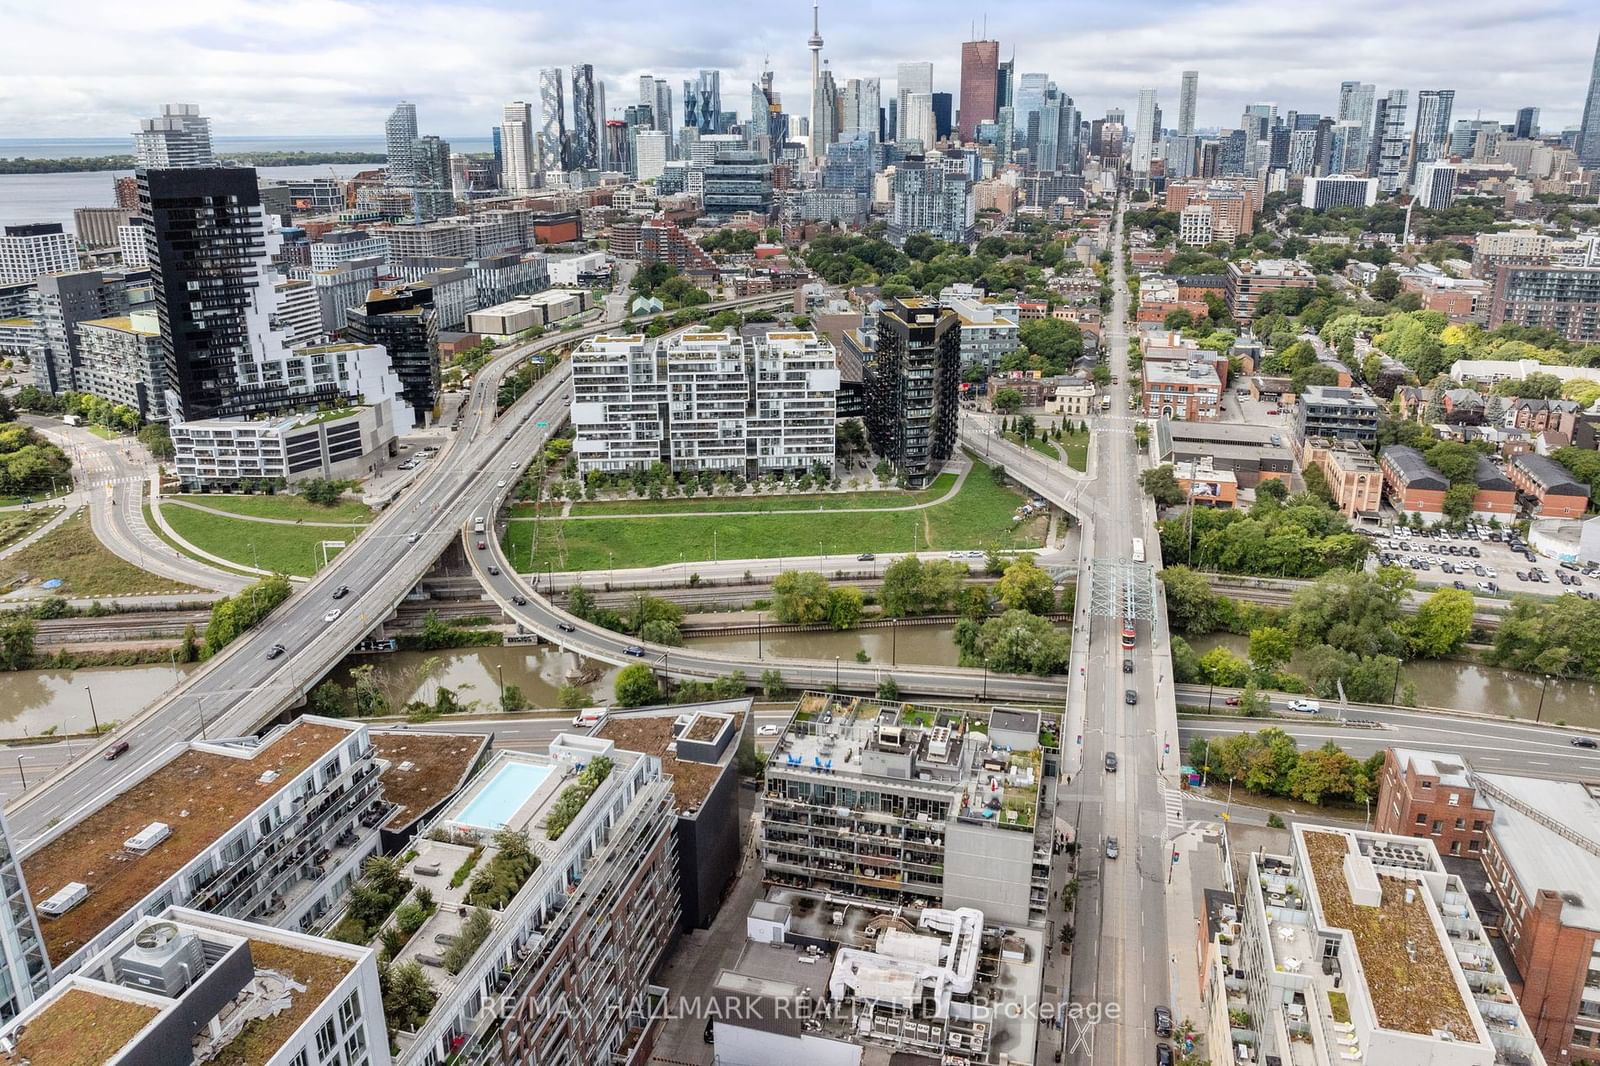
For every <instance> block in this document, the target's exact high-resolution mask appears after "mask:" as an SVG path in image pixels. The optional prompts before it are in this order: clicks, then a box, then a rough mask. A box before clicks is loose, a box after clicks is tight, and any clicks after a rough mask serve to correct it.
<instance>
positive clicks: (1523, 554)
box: [1372, 526, 1600, 598]
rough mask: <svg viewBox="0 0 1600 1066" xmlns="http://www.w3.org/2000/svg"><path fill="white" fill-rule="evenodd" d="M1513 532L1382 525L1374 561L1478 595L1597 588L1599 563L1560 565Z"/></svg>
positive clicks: (1584, 592) (1586, 592)
mask: <svg viewBox="0 0 1600 1066" xmlns="http://www.w3.org/2000/svg"><path fill="white" fill-rule="evenodd" d="M1515 536H1516V534H1514V533H1512V532H1511V531H1509V530H1491V529H1488V528H1487V527H1484V526H1475V527H1469V529H1468V530H1467V531H1464V532H1458V533H1444V532H1440V533H1428V534H1423V533H1416V532H1412V531H1404V530H1398V529H1391V530H1386V531H1385V532H1384V533H1383V534H1381V535H1379V536H1378V537H1376V538H1374V541H1373V546H1374V548H1375V549H1376V551H1375V553H1374V555H1373V557H1372V565H1373V566H1398V567H1401V568H1403V569H1407V570H1410V571H1411V572H1412V574H1413V575H1414V576H1415V578H1416V582H1417V584H1418V585H1423V586H1426V585H1433V586H1442V587H1445V588H1460V589H1466V590H1467V591H1469V592H1472V593H1474V594H1477V595H1495V594H1497V593H1498V594H1500V595H1508V594H1512V593H1519V592H1521V593H1535V594H1541V595H1546V596H1555V595H1560V594H1561V593H1563V592H1575V593H1577V594H1578V595H1580V596H1584V597H1586V598H1594V596H1595V595H1596V594H1597V593H1600V569H1596V568H1594V567H1592V566H1591V567H1590V568H1588V569H1586V570H1574V569H1572V568H1571V566H1570V565H1569V566H1561V565H1558V564H1556V563H1555V562H1553V561H1551V560H1549V559H1545V558H1541V557H1539V556H1538V555H1536V554H1534V553H1533V551H1532V550H1531V549H1530V548H1529V547H1528V546H1527V545H1526V544H1525V543H1524V542H1523V541H1521V540H1520V539H1513V540H1507V539H1505V538H1514V537H1515ZM1496 537H1500V538H1502V539H1499V540H1496V539H1494V538H1496ZM1530 559H1531V561H1530ZM1591 586H1592V587H1593V590H1591Z"/></svg>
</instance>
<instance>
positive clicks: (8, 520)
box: [0, 507, 61, 548]
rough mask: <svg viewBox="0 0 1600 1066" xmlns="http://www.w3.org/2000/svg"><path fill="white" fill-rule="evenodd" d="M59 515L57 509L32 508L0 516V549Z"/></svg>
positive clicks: (58, 509) (59, 509) (59, 511)
mask: <svg viewBox="0 0 1600 1066" xmlns="http://www.w3.org/2000/svg"><path fill="white" fill-rule="evenodd" d="M60 513H61V508H59V507H33V508H30V509H28V510H26V511H12V512H10V513H9V514H0V548H4V547H6V546H7V545H10V544H15V543H16V542H17V541H19V540H21V539H22V538H23V537H26V536H27V535H28V534H29V533H32V532H33V531H34V530H36V529H38V528H39V527H40V526H42V525H44V524H45V523H46V522H48V521H50V519H52V518H54V517H55V516H56V515H58V514H60Z"/></svg>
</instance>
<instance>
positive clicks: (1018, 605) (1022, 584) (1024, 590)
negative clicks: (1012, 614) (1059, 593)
mask: <svg viewBox="0 0 1600 1066" xmlns="http://www.w3.org/2000/svg"><path fill="white" fill-rule="evenodd" d="M994 592H995V598H996V599H998V600H999V601H1000V602H1001V603H1003V604H1005V606H1006V608H1007V609H1008V610H1013V611H1027V612H1028V613H1029V614H1049V613H1050V611H1051V609H1052V608H1054V607H1055V605H1056V589H1055V582H1054V581H1053V580H1051V578H1050V575H1049V574H1048V573H1046V572H1045V571H1044V570H1041V569H1040V568H1039V566H1038V564H1036V563H1035V562H1034V561H1033V556H1031V555H1024V556H1022V557H1020V558H1018V559H1016V560H1015V561H1013V562H1012V564H1011V565H1010V566H1008V567H1006V569H1005V573H1004V574H1003V575H1002V576H1001V578H1000V580H999V581H998V582H996V583H995V589H994Z"/></svg>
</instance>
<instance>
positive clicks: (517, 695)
mask: <svg viewBox="0 0 1600 1066" xmlns="http://www.w3.org/2000/svg"><path fill="white" fill-rule="evenodd" d="M500 709H501V710H502V711H504V712H506V713H507V714H515V713H516V712H517V711H525V710H527V709H528V698H527V697H526V696H524V695H523V694H522V689H521V688H520V687H518V686H517V685H507V686H506V687H505V689H504V690H502V691H501V693H500Z"/></svg>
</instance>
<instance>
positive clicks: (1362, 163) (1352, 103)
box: [1337, 81, 1378, 174]
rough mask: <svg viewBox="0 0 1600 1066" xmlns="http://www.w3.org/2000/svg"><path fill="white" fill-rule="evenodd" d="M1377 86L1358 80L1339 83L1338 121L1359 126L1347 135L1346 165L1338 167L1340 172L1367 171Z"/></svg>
mask: <svg viewBox="0 0 1600 1066" xmlns="http://www.w3.org/2000/svg"><path fill="white" fill-rule="evenodd" d="M1377 91H1378V90H1377V86H1375V85H1370V84H1367V83H1364V82H1359V81H1344V82H1340V83H1339V114H1338V116H1337V120H1338V121H1340V122H1354V123H1356V124H1357V126H1359V127H1360V129H1359V132H1357V133H1356V134H1354V135H1353V136H1350V135H1347V144H1346V160H1347V162H1346V165H1345V166H1344V167H1339V168H1338V169H1339V170H1340V171H1341V172H1342V173H1349V174H1353V173H1356V172H1357V171H1358V170H1359V171H1360V172H1361V173H1363V174H1365V173H1367V165H1368V158H1367V157H1368V155H1369V154H1370V150H1371V143H1372V142H1371V132H1372V115H1373V99H1374V97H1375V96H1376V94H1377Z"/></svg>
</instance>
